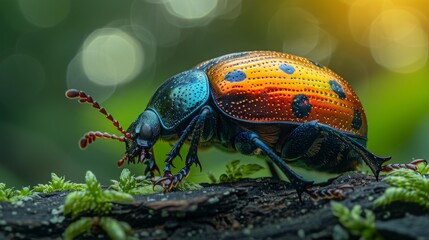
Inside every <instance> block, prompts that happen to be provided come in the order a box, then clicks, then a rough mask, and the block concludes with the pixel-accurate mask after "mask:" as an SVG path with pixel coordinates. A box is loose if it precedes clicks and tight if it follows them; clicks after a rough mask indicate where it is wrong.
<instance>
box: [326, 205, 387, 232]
mask: <svg viewBox="0 0 429 240" xmlns="http://www.w3.org/2000/svg"><path fill="white" fill-rule="evenodd" d="M331 208H332V213H333V214H334V215H335V216H336V217H338V220H339V221H340V223H341V225H342V226H344V227H345V228H346V229H347V230H348V231H349V232H350V233H351V234H353V235H355V236H360V239H381V236H380V235H379V233H378V232H377V229H376V228H375V215H374V213H373V212H372V211H370V210H365V211H364V212H365V214H364V216H362V208H361V206H360V205H355V206H354V207H353V209H352V210H349V209H348V208H347V207H345V206H344V205H343V204H341V203H337V202H331Z"/></svg>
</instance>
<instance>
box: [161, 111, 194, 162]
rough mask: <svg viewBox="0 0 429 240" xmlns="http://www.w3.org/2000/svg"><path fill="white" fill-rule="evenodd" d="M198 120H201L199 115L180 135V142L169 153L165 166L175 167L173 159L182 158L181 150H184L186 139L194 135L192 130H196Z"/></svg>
mask: <svg viewBox="0 0 429 240" xmlns="http://www.w3.org/2000/svg"><path fill="white" fill-rule="evenodd" d="M198 119H199V115H197V116H195V117H194V118H193V119H192V120H191V122H190V123H189V125H188V126H187V127H186V128H185V130H184V131H183V132H182V135H180V138H179V141H177V143H176V144H175V145H174V147H173V148H172V149H171V150H170V152H169V153H167V159H165V164H166V165H169V166H173V167H174V165H173V159H174V158H175V157H176V156H180V149H181V148H182V146H183V144H184V143H185V141H186V139H188V137H189V135H190V134H191V133H192V130H193V129H194V126H195V123H196V122H197V121H198ZM180 158H181V157H180Z"/></svg>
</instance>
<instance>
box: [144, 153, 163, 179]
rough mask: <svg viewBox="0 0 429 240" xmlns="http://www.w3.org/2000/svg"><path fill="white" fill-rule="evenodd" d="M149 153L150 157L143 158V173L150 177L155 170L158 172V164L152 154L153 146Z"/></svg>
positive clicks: (153, 174)
mask: <svg viewBox="0 0 429 240" xmlns="http://www.w3.org/2000/svg"><path fill="white" fill-rule="evenodd" d="M149 154H150V157H149V158H145V159H144V160H143V161H144V164H146V169H145V171H144V174H145V175H147V176H148V177H149V178H152V177H154V176H155V172H158V173H159V168H158V165H156V161H155V155H154V154H153V148H151V149H150V151H149ZM148 173H149V175H148Z"/></svg>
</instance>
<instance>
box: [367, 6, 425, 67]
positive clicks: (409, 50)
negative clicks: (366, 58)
mask: <svg viewBox="0 0 429 240" xmlns="http://www.w3.org/2000/svg"><path fill="white" fill-rule="evenodd" d="M370 49H371V54H372V56H373V57H374V59H375V61H376V62H377V63H379V64H380V65H382V66H384V67H386V68H388V69H390V70H392V71H396V72H402V73H408V72H413V71H416V70H418V69H420V68H422V67H424V66H425V65H426V62H427V58H428V53H429V46H428V36H427V32H426V31H425V30H424V29H423V27H422V25H421V23H420V20H419V19H418V18H417V17H416V16H415V15H414V14H412V13H410V12H408V11H406V10H403V9H391V10H386V11H383V12H382V13H381V14H380V15H379V16H378V17H377V18H376V19H375V20H374V22H373V23H372V25H371V31H370Z"/></svg>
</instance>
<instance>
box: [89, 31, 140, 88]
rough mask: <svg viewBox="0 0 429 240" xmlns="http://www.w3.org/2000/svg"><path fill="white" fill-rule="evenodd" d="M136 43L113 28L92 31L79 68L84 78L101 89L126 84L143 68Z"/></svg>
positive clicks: (124, 33)
mask: <svg viewBox="0 0 429 240" xmlns="http://www.w3.org/2000/svg"><path fill="white" fill-rule="evenodd" d="M143 56H144V53H143V49H142V47H141V45H140V43H139V42H138V41H137V40H136V39H135V38H134V37H132V36H130V35H129V34H127V33H126V32H124V31H122V30H120V29H117V28H103V29H99V30H96V31H94V32H93V33H92V34H91V35H90V36H89V37H88V38H87V39H86V40H85V43H84V46H83V49H82V67H83V70H84V72H85V74H86V75H87V76H88V78H89V79H90V80H91V81H93V82H95V83H97V84H100V85H103V86H113V85H117V84H122V83H126V82H129V81H131V80H133V79H134V78H135V76H136V75H138V74H139V73H140V72H141V70H142V66H143V60H144V59H143Z"/></svg>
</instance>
